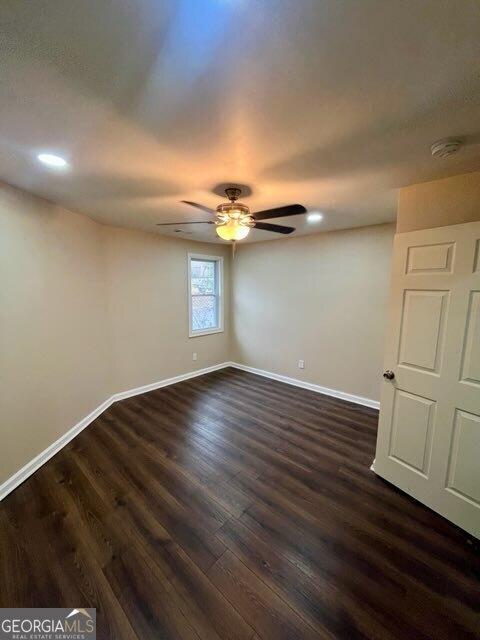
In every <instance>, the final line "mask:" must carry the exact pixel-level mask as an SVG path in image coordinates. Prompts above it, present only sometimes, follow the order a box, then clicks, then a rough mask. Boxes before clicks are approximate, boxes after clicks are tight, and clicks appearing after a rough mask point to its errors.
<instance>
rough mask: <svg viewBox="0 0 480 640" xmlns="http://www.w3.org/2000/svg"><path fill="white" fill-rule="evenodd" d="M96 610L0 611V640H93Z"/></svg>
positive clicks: (95, 635)
mask: <svg viewBox="0 0 480 640" xmlns="http://www.w3.org/2000/svg"><path fill="white" fill-rule="evenodd" d="M96 626H97V625H96V609H0V640H95V639H96V637H97V634H96Z"/></svg>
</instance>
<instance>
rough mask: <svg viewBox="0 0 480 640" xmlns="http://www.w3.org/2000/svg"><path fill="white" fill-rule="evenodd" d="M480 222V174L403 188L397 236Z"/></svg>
mask: <svg viewBox="0 0 480 640" xmlns="http://www.w3.org/2000/svg"><path fill="white" fill-rule="evenodd" d="M476 220H480V171H476V172H474V173H466V174H464V175H461V176H453V177H452V178H445V179H443V180H434V181H433V182H424V183H422V184H416V185H413V186H411V187H404V188H403V189H400V194H399V199H398V215H397V233H404V232H405V231H416V230H418V229H431V228H433V227H444V226H447V225H450V224H462V223H464V222H474V221H476Z"/></svg>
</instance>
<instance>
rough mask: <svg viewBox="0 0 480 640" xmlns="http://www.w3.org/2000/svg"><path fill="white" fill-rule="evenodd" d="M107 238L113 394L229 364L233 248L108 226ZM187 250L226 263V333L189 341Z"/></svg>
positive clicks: (106, 229)
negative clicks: (115, 389) (221, 363)
mask: <svg viewBox="0 0 480 640" xmlns="http://www.w3.org/2000/svg"><path fill="white" fill-rule="evenodd" d="M104 232H105V240H106V259H107V273H108V292H109V309H110V317H111V328H112V339H113V358H114V369H115V374H116V377H115V380H116V385H117V390H118V391H123V390H126V389H132V388H135V387H138V386H142V385H145V384H149V383H151V382H156V381H157V380H162V379H164V378H168V377H171V376H174V375H179V374H182V373H186V372H188V371H192V370H194V369H203V368H204V367H208V366H211V365H214V364H218V363H220V362H225V361H227V360H229V359H230V289H231V287H230V250H229V249H230V247H228V246H223V245H213V244H203V243H199V242H186V241H183V240H176V239H173V240H172V239H169V238H166V237H162V236H159V235H154V234H151V233H143V232H141V231H131V230H126V229H115V228H113V227H105V228H104ZM188 252H193V253H203V254H206V255H219V256H224V257H225V260H224V270H225V273H224V279H225V287H224V289H225V296H226V300H225V314H226V317H225V330H224V332H223V333H216V334H212V335H207V336H197V337H194V338H189V337H188V297H187V292H188V287H187V254H188ZM194 351H195V352H196V353H197V357H198V359H197V361H196V362H193V359H192V354H193V352H194Z"/></svg>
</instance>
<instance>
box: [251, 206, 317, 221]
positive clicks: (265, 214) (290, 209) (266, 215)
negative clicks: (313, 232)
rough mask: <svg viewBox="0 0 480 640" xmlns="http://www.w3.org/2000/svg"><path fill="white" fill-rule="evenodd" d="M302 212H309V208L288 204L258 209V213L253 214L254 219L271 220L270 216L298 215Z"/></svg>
mask: <svg viewBox="0 0 480 640" xmlns="http://www.w3.org/2000/svg"><path fill="white" fill-rule="evenodd" d="M300 213H307V210H306V209H305V207H304V206H303V205H301V204H287V206H285V207H277V208H276V209H266V210H265V211H257V213H252V216H253V219H254V220H269V219H270V218H283V217H285V216H298V215H299V214H300Z"/></svg>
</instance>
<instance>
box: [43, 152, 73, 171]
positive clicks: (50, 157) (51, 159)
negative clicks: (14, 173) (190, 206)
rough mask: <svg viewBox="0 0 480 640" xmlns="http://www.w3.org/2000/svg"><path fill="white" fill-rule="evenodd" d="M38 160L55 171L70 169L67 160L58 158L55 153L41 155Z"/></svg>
mask: <svg viewBox="0 0 480 640" xmlns="http://www.w3.org/2000/svg"><path fill="white" fill-rule="evenodd" d="M37 160H40V162H42V163H43V164H46V165H47V167H52V168H53V169H66V168H67V167H68V162H67V161H66V160H65V158H62V157H61V156H56V155H55V154H54V153H39V154H38V155H37Z"/></svg>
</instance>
